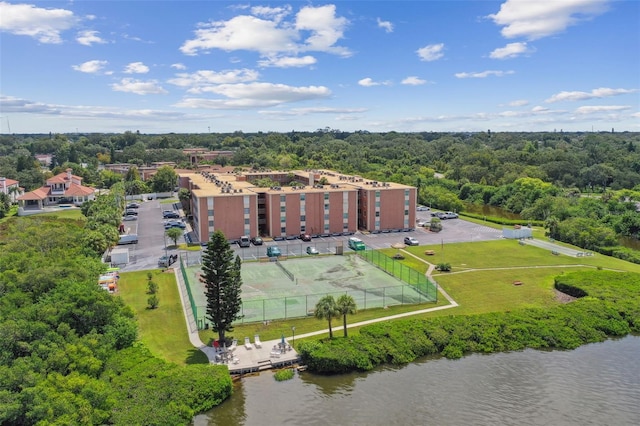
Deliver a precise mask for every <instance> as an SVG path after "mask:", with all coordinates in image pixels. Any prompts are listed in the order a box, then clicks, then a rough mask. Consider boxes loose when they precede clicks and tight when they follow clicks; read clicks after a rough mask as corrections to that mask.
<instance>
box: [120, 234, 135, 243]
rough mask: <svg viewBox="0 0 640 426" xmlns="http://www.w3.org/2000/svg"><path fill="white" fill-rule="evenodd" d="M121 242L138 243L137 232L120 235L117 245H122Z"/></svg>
mask: <svg viewBox="0 0 640 426" xmlns="http://www.w3.org/2000/svg"><path fill="white" fill-rule="evenodd" d="M123 244H138V234H125V235H120V240H119V241H118V245H123Z"/></svg>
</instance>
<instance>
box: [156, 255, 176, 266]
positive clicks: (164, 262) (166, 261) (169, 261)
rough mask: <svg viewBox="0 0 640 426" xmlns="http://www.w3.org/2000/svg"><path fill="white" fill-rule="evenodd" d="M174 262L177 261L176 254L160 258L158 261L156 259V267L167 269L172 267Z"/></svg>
mask: <svg viewBox="0 0 640 426" xmlns="http://www.w3.org/2000/svg"><path fill="white" fill-rule="evenodd" d="M176 260H178V255H177V254H170V255H169V256H162V257H161V258H160V259H158V266H161V267H163V268H168V267H169V266H171V265H173V264H174V263H175V262H176Z"/></svg>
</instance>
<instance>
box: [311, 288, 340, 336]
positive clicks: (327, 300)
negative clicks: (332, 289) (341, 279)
mask: <svg viewBox="0 0 640 426" xmlns="http://www.w3.org/2000/svg"><path fill="white" fill-rule="evenodd" d="M339 314H340V312H339V311H338V305H337V304H336V300H335V299H334V298H333V296H331V295H327V296H324V297H323V298H322V299H320V300H318V303H316V311H315V314H314V315H315V317H316V318H317V319H326V320H327V321H329V338H330V339H333V330H331V319H332V318H334V317H337V316H338V315H339Z"/></svg>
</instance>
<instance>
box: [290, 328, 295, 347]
mask: <svg viewBox="0 0 640 426" xmlns="http://www.w3.org/2000/svg"><path fill="white" fill-rule="evenodd" d="M291 332H292V333H293V346H294V347H295V346H296V328H295V327H291Z"/></svg>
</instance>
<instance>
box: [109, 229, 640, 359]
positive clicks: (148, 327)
mask: <svg viewBox="0 0 640 426" xmlns="http://www.w3.org/2000/svg"><path fill="white" fill-rule="evenodd" d="M425 250H434V251H436V254H435V256H426V255H425V254H424V251H425ZM406 251H407V252H409V253H412V254H414V255H415V256H416V257H418V258H419V259H421V260H418V259H416V258H414V257H413V256H407V255H405V260H402V261H401V262H403V263H406V264H408V265H411V267H413V268H415V269H420V270H422V271H426V270H427V268H428V266H429V263H431V264H437V263H440V262H448V263H450V264H451V265H452V272H450V273H437V274H435V275H434V278H435V279H436V280H437V281H438V283H439V285H440V286H442V288H443V289H444V290H446V291H447V292H448V293H449V294H450V295H451V297H453V299H454V300H456V302H457V303H458V304H459V305H460V306H458V307H457V308H454V309H448V310H444V311H436V312H432V313H427V314H420V315H419V316H418V318H428V317H434V316H442V315H472V314H478V313H485V312H502V311H509V310H515V309H521V308H527V307H548V306H552V305H556V304H558V303H559V302H558V301H557V300H556V299H555V293H554V290H553V279H554V277H555V276H556V275H559V274H562V273H568V272H571V271H576V270H581V269H585V268H589V269H595V268H602V269H612V270H619V271H629V272H640V265H636V264H632V263H629V262H625V261H622V260H619V259H615V258H611V257H607V256H603V255H600V254H596V255H595V256H592V257H580V258H575V257H570V256H564V255H560V256H554V255H552V254H550V253H549V251H548V250H544V249H541V248H538V247H533V246H520V245H519V244H518V243H517V242H516V241H512V240H497V241H488V242H476V243H459V244H445V245H444V253H443V252H442V246H441V245H434V246H418V247H407V248H406ZM385 252H387V254H390V255H391V256H392V255H393V254H395V253H396V252H397V250H395V249H387V250H385ZM132 274H133V273H132ZM137 274H138V276H137V278H135V279H134V281H142V284H138V285H137V286H133V287H135V288H137V290H136V291H137V292H138V293H140V294H139V295H138V296H137V298H139V299H140V300H139V301H138V302H137V304H138V307H137V308H136V311H141V313H140V314H139V318H140V319H141V323H140V327H141V330H142V331H141V337H142V338H143V341H149V342H150V343H148V344H150V345H151V344H153V345H154V348H155V349H154V351H155V352H156V353H159V354H162V353H163V351H165V350H166V351H167V354H168V355H163V356H164V357H165V358H167V359H172V360H176V359H178V360H179V359H182V360H190V359H193V360H195V357H194V355H193V348H192V347H191V346H190V345H189V342H188V339H187V338H186V326H185V325H184V318H183V317H182V316H181V315H182V312H181V311H180V312H179V315H178V314H177V312H178V311H179V307H175V311H176V315H175V317H171V318H170V317H169V316H166V317H165V316H164V314H163V316H162V317H161V318H160V319H159V320H156V319H157V317H154V316H153V315H155V314H156V313H157V312H153V311H151V312H147V311H146V309H145V307H146V298H147V297H148V296H147V295H146V294H145V290H146V272H143V273H137ZM128 275H129V274H122V276H123V279H121V281H123V280H124V279H125V277H126V279H129V278H128ZM165 277H167V279H169V280H170V281H171V285H170V286H171V287H172V288H174V289H176V287H177V286H176V283H175V281H174V277H173V275H172V274H166V275H165ZM154 279H155V278H154ZM514 281H521V282H522V285H514V284H513V283H514ZM130 289H131V288H130V287H126V288H123V286H121V293H122V295H123V296H122V297H123V299H124V298H125V296H124V294H125V293H126V292H128V291H129V290H130ZM176 292H177V289H176ZM164 299H165V296H164V295H163V294H161V295H160V308H159V309H162V308H163V303H164ZM125 301H127V300H125ZM127 303H129V302H128V301H127ZM176 303H179V302H178V301H177V294H176ZM446 304H448V302H447V301H446V299H444V298H443V297H439V298H438V303H437V304H433V303H427V304H421V305H404V306H390V307H388V308H387V309H382V308H380V309H368V310H365V311H359V312H358V313H357V314H355V315H350V316H349V317H348V322H349V323H350V324H353V323H356V322H360V321H365V320H369V319H375V318H381V317H385V316H389V315H394V314H398V313H403V312H410V311H414V310H419V309H424V308H428V307H434V306H442V305H446ZM178 316H180V318H179V319H178ZM172 318H175V319H172ZM151 319H154V320H151ZM163 323H164V324H165V325H164V326H163V325H162V324H163ZM341 323H342V320H341V319H336V320H335V321H334V325H341ZM166 324H172V325H171V326H169V325H166ZM174 324H178V325H179V327H178V326H175V325H174ZM292 327H295V334H296V335H300V334H304V333H309V332H312V331H317V330H323V329H325V328H326V327H327V322H326V321H324V320H317V319H315V318H313V317H306V318H297V319H288V320H281V321H271V322H270V323H269V324H263V323H262V322H258V323H252V324H245V325H238V326H236V327H235V330H234V331H233V332H231V333H228V335H231V336H235V337H238V338H240V339H242V338H243V337H244V336H253V335H255V334H259V335H260V337H261V339H262V340H271V339H278V338H279V337H280V336H282V335H283V334H284V335H285V336H286V337H287V338H288V339H289V341H290V342H291V341H292V337H293V330H292ZM356 333H358V329H357V328H354V329H349V334H350V335H354V334H356ZM153 335H156V336H160V337H159V338H154V337H151V336H153ZM174 335H175V336H177V337H175V336H174ZM200 337H201V340H202V341H203V342H207V341H209V339H211V338H212V337H214V334H213V332H212V331H211V330H202V331H200ZM324 337H326V336H325V335H320V336H317V337H312V338H310V339H320V338H324ZM145 339H146V340H145ZM159 339H160V340H161V342H157V340H159ZM163 342H164V343H169V342H172V343H169V344H161V343H163ZM184 362H186V361H184Z"/></svg>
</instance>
